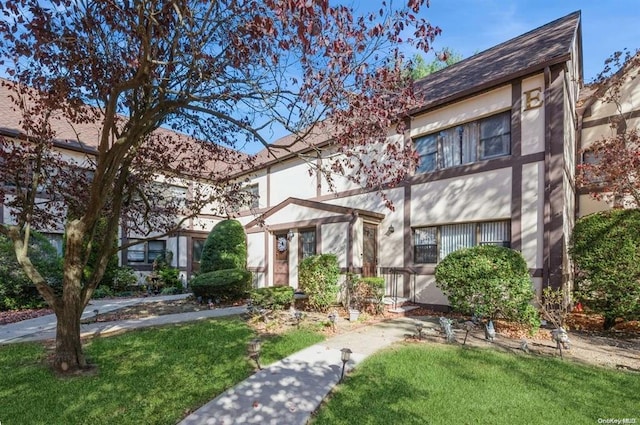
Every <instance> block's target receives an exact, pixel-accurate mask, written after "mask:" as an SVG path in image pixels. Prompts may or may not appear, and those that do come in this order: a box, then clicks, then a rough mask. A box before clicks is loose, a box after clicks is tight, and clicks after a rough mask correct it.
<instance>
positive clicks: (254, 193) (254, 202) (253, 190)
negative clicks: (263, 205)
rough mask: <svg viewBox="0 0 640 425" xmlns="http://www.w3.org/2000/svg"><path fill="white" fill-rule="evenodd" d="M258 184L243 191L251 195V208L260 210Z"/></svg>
mask: <svg viewBox="0 0 640 425" xmlns="http://www.w3.org/2000/svg"><path fill="white" fill-rule="evenodd" d="M259 189H260V188H259V186H258V184H257V183H256V184H252V185H249V186H247V187H246V188H245V190H246V191H247V192H248V193H249V195H251V204H249V206H250V207H251V208H260V190H259Z"/></svg>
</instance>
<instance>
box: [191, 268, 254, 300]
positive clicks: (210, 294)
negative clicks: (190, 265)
mask: <svg viewBox="0 0 640 425" xmlns="http://www.w3.org/2000/svg"><path fill="white" fill-rule="evenodd" d="M251 278H252V275H251V272H249V271H247V270H243V269H227V270H216V271H213V272H208V273H202V274H199V275H198V276H196V277H195V278H193V280H192V281H191V283H190V287H191V291H192V292H193V294H194V295H195V296H196V297H202V299H203V300H209V299H211V300H219V301H238V300H242V299H244V298H246V296H247V293H248V291H249V289H250V288H251Z"/></svg>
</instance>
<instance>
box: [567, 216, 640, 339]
mask: <svg viewBox="0 0 640 425" xmlns="http://www.w3.org/2000/svg"><path fill="white" fill-rule="evenodd" d="M569 252H570V254H571V256H572V258H573V260H574V261H575V264H576V269H577V270H576V271H577V272H576V278H575V283H576V298H577V299H579V300H580V301H581V302H582V303H583V304H584V305H585V306H586V307H588V308H589V309H591V310H592V311H594V312H596V313H600V314H602V315H603V316H604V319H605V323H604V326H605V329H609V328H611V327H612V326H613V325H614V324H615V319H616V318H618V317H620V318H623V319H626V320H632V319H637V318H640V211H639V210H612V211H606V212H602V213H597V214H592V215H589V216H586V217H583V218H581V219H580V220H578V221H577V223H576V225H575V228H574V230H573V236H572V240H571V245H570V249H569Z"/></svg>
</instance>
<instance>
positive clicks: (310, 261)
mask: <svg viewBox="0 0 640 425" xmlns="http://www.w3.org/2000/svg"><path fill="white" fill-rule="evenodd" d="M339 276H340V267H339V266H338V257H336V256H335V255H334V254H320V255H312V256H310V257H307V258H305V259H304V260H302V261H301V262H300V265H299V267H298V282H299V285H300V289H302V290H303V291H304V293H305V294H306V295H307V297H308V299H307V302H308V305H309V307H310V308H311V309H313V310H318V311H326V310H327V309H328V308H329V306H331V305H332V304H334V303H335V302H336V301H337V296H338V292H339V290H340V288H339V286H338V277H339Z"/></svg>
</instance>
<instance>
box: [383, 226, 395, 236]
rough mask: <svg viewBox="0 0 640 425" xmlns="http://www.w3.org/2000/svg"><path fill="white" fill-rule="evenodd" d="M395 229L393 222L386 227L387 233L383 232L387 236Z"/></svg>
mask: <svg viewBox="0 0 640 425" xmlns="http://www.w3.org/2000/svg"><path fill="white" fill-rule="evenodd" d="M395 231H396V229H394V228H393V224H390V225H389V228H388V229H387V233H385V235H387V236H389V235H390V234H392V233H393V232H395Z"/></svg>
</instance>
